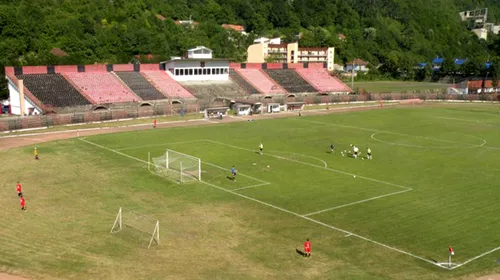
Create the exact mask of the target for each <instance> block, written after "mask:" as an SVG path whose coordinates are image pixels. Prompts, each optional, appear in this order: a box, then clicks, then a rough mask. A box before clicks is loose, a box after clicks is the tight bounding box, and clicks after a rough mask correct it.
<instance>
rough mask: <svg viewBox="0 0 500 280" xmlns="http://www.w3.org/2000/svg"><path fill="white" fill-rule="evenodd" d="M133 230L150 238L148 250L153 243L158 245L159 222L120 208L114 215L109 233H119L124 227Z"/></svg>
mask: <svg viewBox="0 0 500 280" xmlns="http://www.w3.org/2000/svg"><path fill="white" fill-rule="evenodd" d="M125 226H126V227H129V228H132V229H135V230H137V231H139V232H142V234H147V235H148V236H151V237H150V238H149V245H148V249H149V248H150V247H151V245H152V244H153V242H155V243H156V244H158V245H160V221H159V220H156V219H153V218H151V217H149V216H146V215H142V214H139V213H136V212H134V211H130V210H126V209H123V208H122V207H120V209H119V210H118V214H117V215H116V219H115V222H114V223H113V227H112V228H111V233H117V232H120V231H121V230H122V229H123V228H124V227H125Z"/></svg>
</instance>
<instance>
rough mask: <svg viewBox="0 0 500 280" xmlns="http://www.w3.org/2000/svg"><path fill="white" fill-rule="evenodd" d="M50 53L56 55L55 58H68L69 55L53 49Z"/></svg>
mask: <svg viewBox="0 0 500 280" xmlns="http://www.w3.org/2000/svg"><path fill="white" fill-rule="evenodd" d="M50 53H51V54H53V55H55V56H59V57H61V56H68V53H67V52H65V51H63V50H61V49H60V48H53V49H52V50H50Z"/></svg>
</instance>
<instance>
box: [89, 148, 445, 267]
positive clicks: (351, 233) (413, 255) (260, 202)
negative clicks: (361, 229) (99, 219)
mask: <svg viewBox="0 0 500 280" xmlns="http://www.w3.org/2000/svg"><path fill="white" fill-rule="evenodd" d="M80 140H81V141H83V142H85V143H88V144H90V145H93V146H95V147H98V148H101V149H104V150H107V151H110V152H113V153H116V154H119V155H122V156H124V157H127V158H129V159H133V160H136V161H139V162H143V163H146V164H147V163H148V162H146V161H145V160H142V159H139V158H136V157H133V156H130V155H127V154H124V153H122V152H119V151H116V150H113V149H110V148H108V147H105V146H102V145H99V144H96V143H92V142H90V141H87V140H85V139H81V138H80ZM200 183H202V184H205V185H207V186H211V187H213V188H215V189H218V190H221V191H223V192H227V193H230V194H233V195H235V196H239V197H241V198H244V199H247V200H251V201H253V202H256V203H259V204H261V205H265V206H267V207H270V208H273V209H276V210H279V211H281V212H285V213H288V214H290V215H293V216H296V217H299V218H302V219H305V220H307V221H310V222H312V223H315V224H318V225H321V226H323V227H326V228H329V229H332V230H335V231H338V232H341V233H344V234H345V235H349V234H350V235H349V236H354V237H357V238H359V239H362V240H364V241H367V242H370V243H373V244H376V245H379V246H381V247H384V248H386V249H389V250H392V251H396V252H398V253H401V254H404V255H407V256H410V257H412V258H415V259H419V260H421V261H424V262H426V263H429V264H432V265H435V266H438V267H442V266H439V265H437V264H436V263H435V262H434V261H431V260H428V259H426V258H424V257H421V256H417V255H415V254H412V253H409V252H406V251H403V250H401V249H398V248H395V247H392V246H389V245H386V244H384V243H381V242H378V241H375V240H373V239H370V238H367V237H364V236H361V235H358V234H355V233H353V232H350V231H347V230H344V229H341V228H338V227H335V226H332V225H329V224H326V223H323V222H321V221H318V220H315V219H312V218H309V217H306V216H303V215H300V214H298V213H295V212H292V211H290V210H287V209H284V208H281V207H279V206H276V205H273V204H270V203H267V202H264V201H261V200H258V199H255V198H253V197H250V196H246V195H243V194H241V193H237V192H234V191H232V190H228V189H225V188H223V187H220V186H217V185H214V184H211V183H208V182H205V181H200ZM442 268H443V267H442Z"/></svg>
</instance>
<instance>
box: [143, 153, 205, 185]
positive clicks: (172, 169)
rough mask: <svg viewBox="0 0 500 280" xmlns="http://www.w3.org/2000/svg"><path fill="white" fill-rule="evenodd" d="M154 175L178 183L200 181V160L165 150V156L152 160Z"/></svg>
mask: <svg viewBox="0 0 500 280" xmlns="http://www.w3.org/2000/svg"><path fill="white" fill-rule="evenodd" d="M151 165H153V167H154V171H155V173H156V174H158V175H161V176H165V177H168V178H171V179H173V180H175V181H177V182H179V183H181V184H182V183H188V182H194V181H201V160H200V159H199V158H197V157H193V156H190V155H186V154H183V153H179V152H176V151H173V150H169V149H167V150H166V151H165V154H163V155H161V156H159V157H154V158H152V163H151V161H150V164H149V165H148V167H150V166H151Z"/></svg>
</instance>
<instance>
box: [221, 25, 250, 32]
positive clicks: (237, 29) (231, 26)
mask: <svg viewBox="0 0 500 280" xmlns="http://www.w3.org/2000/svg"><path fill="white" fill-rule="evenodd" d="M222 28H224V29H232V30H234V31H238V32H244V31H245V27H243V26H242V25H236V24H223V25H222Z"/></svg>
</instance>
